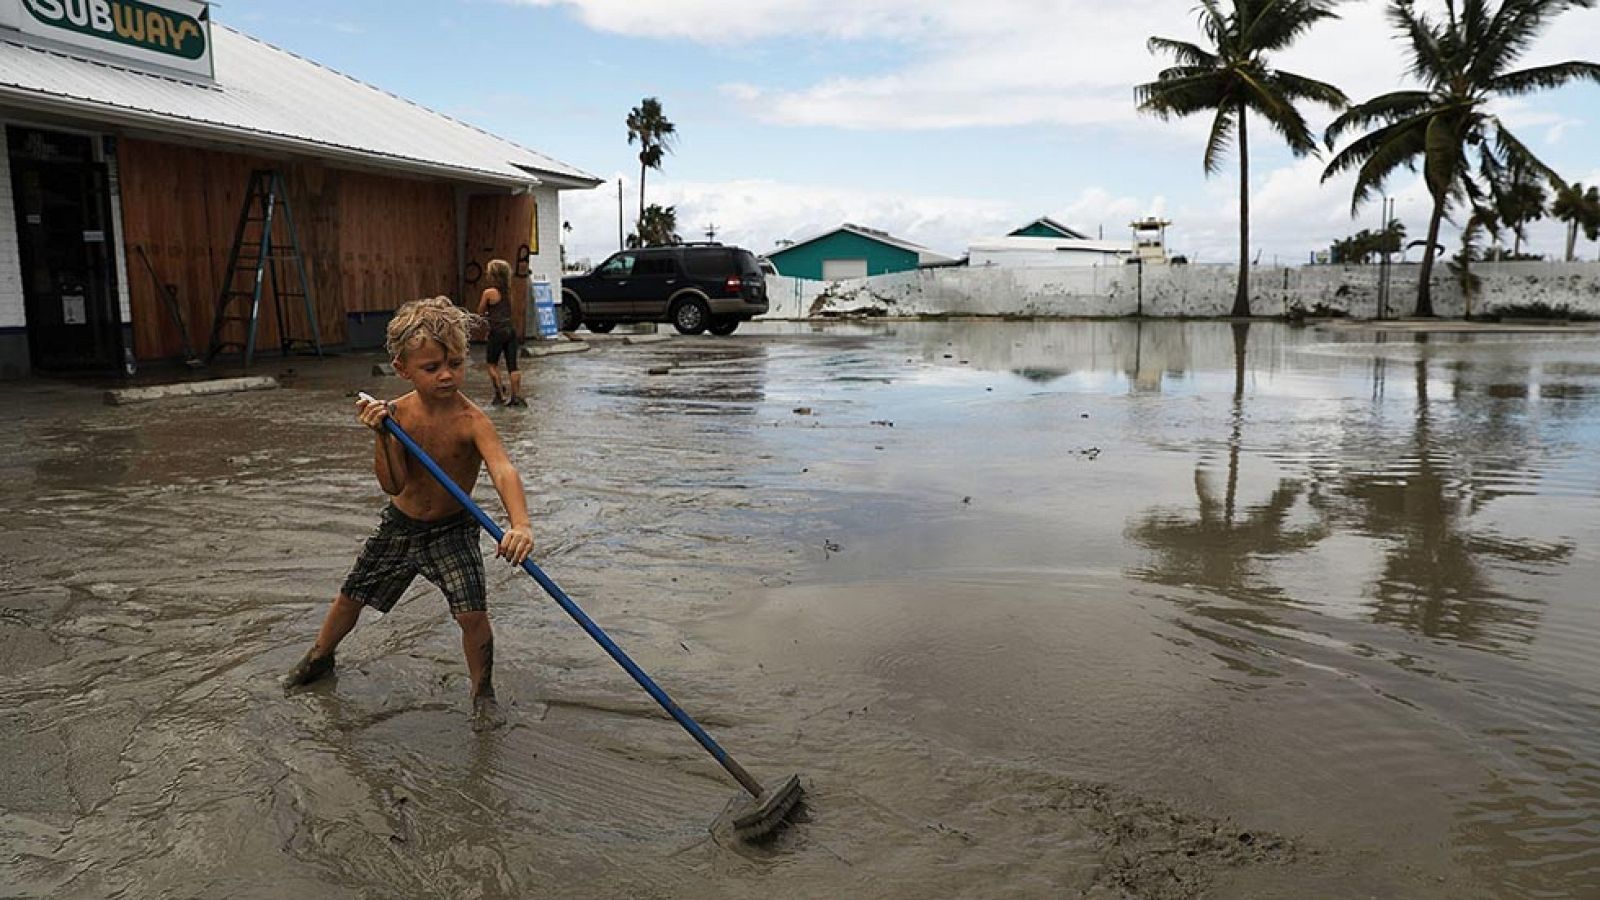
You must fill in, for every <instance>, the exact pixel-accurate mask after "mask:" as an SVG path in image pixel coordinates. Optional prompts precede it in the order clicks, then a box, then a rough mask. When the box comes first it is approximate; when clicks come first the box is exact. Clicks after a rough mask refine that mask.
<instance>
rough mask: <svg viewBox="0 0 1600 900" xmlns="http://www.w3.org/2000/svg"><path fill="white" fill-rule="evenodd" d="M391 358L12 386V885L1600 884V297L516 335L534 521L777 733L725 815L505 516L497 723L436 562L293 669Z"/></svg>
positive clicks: (344, 552) (586, 577)
mask: <svg viewBox="0 0 1600 900" xmlns="http://www.w3.org/2000/svg"><path fill="white" fill-rule="evenodd" d="M373 361H374V360H373V359H370V358H346V359H342V360H333V361H329V362H327V363H323V364H318V365H315V366H312V367H309V368H308V367H304V366H299V365H298V364H297V367H299V368H301V369H302V373H301V374H300V375H298V376H296V377H294V378H292V379H290V380H289V382H288V387H287V389H285V390H280V391H276V392H271V393H267V394H259V395H243V396H237V397H230V398H223V399H216V398H211V399H189V400H178V401H172V402H168V403H163V404H156V405H146V406H135V407H104V406H100V405H98V403H97V400H96V398H95V397H94V396H92V395H90V394H89V392H86V391H82V390H80V389H77V388H70V387H62V386H59V385H51V384H31V385H27V386H24V387H22V388H20V389H19V390H17V391H16V392H15V394H14V396H16V397H17V398H18V401H19V402H18V406H19V407H20V408H19V410H18V412H17V414H16V424H15V425H14V430H15V433H17V434H19V435H20V440H19V441H17V444H18V445H19V447H20V449H19V450H17V451H16V452H14V453H13V454H11V455H10V456H9V457H8V458H6V459H5V460H0V470H3V471H0V475H3V476H4V477H3V478H0V504H3V505H4V507H5V508H6V509H8V510H10V511H11V514H10V516H9V517H8V520H7V524H6V527H5V530H4V531H3V532H0V674H3V675H4V676H5V678H4V679H0V723H3V725H0V883H4V884H5V885H7V889H6V890H7V892H8V895H12V894H15V895H19V896H85V897H90V896H94V897H98V896H127V897H139V896H158V895H163V894H173V895H181V896H220V895H227V896H282V895H287V894H290V893H316V894H319V895H328V896H349V897H366V896H371V897H387V896H423V895H436V896H485V897H521V896H563V897H565V896H571V897H669V896H671V897H676V896H695V897H748V896H752V895H755V894H758V893H759V894H761V895H768V896H773V897H816V896H880V897H929V896H949V897H1040V896H1080V895H1081V896H1091V897H1122V896H1128V897H1163V898H1165V897H1173V898H1180V897H1230V898H1231V897H1280V896H1316V897H1334V898H1342V897H1349V898H1356V897H1369V896H1404V897H1423V898H1428V897H1439V898H1444V897H1452V898H1453V897H1484V898H1492V897H1588V896H1595V895H1596V894H1597V893H1600V815H1597V814H1596V812H1595V810H1596V809H1600V652H1597V651H1600V608H1597V606H1596V603H1595V600H1594V597H1595V596H1596V593H1597V592H1596V588H1595V585H1596V584H1597V583H1600V551H1597V550H1596V548H1597V547H1600V502H1597V500H1600V457H1596V455H1595V454H1594V452H1593V450H1592V448H1593V447H1594V446H1595V445H1596V439H1597V437H1600V338H1596V337H1595V336H1592V335H1583V334H1573V335H1565V334H1557V333H1552V334H1532V335H1529V334H1520V335H1496V334H1473V335H1459V334H1448V335H1447V334H1433V335H1428V334H1392V333H1389V334H1386V333H1381V332H1364V331H1359V330H1349V331H1340V332H1336V333H1329V332H1319V331H1316V330H1309V329H1291V328H1288V327H1285V326H1279V325H1267V324H1252V325H1245V324H1228V323H1142V324H1141V323H1136V322H1111V323H1108V322H1100V323H998V322H982V323H956V322H949V323H933V322H928V323H892V324H878V323H875V324H870V325H854V324H830V325H823V326H813V325H769V326H764V327H758V328H751V329H748V331H747V330H741V331H740V332H739V333H738V334H736V335H735V336H733V337H729V338H709V337H706V338H689V339H684V338H680V339H676V340H673V341H670V342H666V343H662V344H652V345H645V346H639V347H622V346H618V345H617V344H615V343H606V344H603V345H601V346H600V347H599V348H598V349H597V350H596V351H594V352H591V353H587V354H582V355H574V356H558V357H548V358H544V359H539V360H533V361H530V363H529V365H528V369H529V371H528V373H527V375H526V376H525V382H524V383H525V384H526V385H528V386H529V387H530V391H529V403H530V410H528V411H519V410H505V409H491V410H490V411H489V413H490V415H491V417H492V418H493V419H494V421H495V422H496V424H497V426H498V427H499V428H500V430H501V433H502V435H503V436H504V438H505V440H506V443H507V446H508V449H509V450H510V452H511V455H512V457H513V460H514V461H515V462H516V463H517V465H518V467H519V469H521V471H522V472H523V473H524V480H525V483H526V486H527V488H528V493H529V497H530V506H531V507H532V512H533V514H534V522H535V536H536V540H537V542H538V545H539V546H538V548H537V549H536V551H535V556H536V558H537V559H538V560H539V562H540V563H541V565H543V566H544V567H545V568H546V569H547V571H549V572H550V574H551V575H552V576H553V577H554V578H555V579H556V580H557V581H559V582H561V583H562V585H563V586H564V587H565V588H566V589H567V591H568V593H570V594H571V595H572V596H573V597H574V599H576V600H577V601H578V602H579V603H580V604H581V605H583V606H584V608H585V609H586V610H588V611H589V613H590V614H591V615H593V616H594V618H595V619H596V620H598V621H599V622H600V623H601V624H602V625H603V626H605V627H606V628H607V629H608V630H609V631H610V632H611V633H612V635H613V636H614V637H615V638H616V639H617V640H618V642H619V643H620V644H622V645H623V646H624V647H625V648H626V649H627V650H628V651H629V652H630V653H631V654H632V655H634V656H635V658H636V659H638V661H639V662H640V663H641V664H642V665H643V666H644V667H645V668H646V669H647V670H648V671H650V672H651V673H652V674H653V675H655V676H656V677H657V679H658V680H660V681H661V682H662V683H663V685H664V686H665V687H666V688H667V689H668V690H669V691H671V692H672V693H673V694H674V696H675V697H676V698H677V699H678V700H679V701H680V702H681V703H682V704H683V705H684V706H685V707H686V708H688V709H689V710H690V712H691V713H693V714H694V715H696V717H697V718H699V719H700V720H701V721H702V723H703V724H705V725H706V726H707V728H708V729H709V730H711V731H712V732H713V734H715V735H716V736H717V737H718V739H719V740H720V741H721V742H722V743H724V744H725V745H726V746H728V747H729V749H730V750H732V751H733V752H734V753H735V755H737V756H739V757H740V759H741V761H743V762H744V764H745V765H746V766H747V767H749V768H751V769H752V770H754V771H755V772H756V774H757V776H758V777H770V776H775V775H778V774H782V773H785V772H789V771H794V770H799V771H801V772H802V773H804V774H805V776H806V777H807V778H808V800H809V803H810V806H809V809H808V810H807V813H806V815H805V817H804V819H805V820H804V821H802V822H799V823H797V826H796V827H795V828H793V829H792V830H790V831H789V832H788V833H786V834H785V835H784V836H783V837H782V838H781V839H780V840H779V841H778V842H777V843H775V844H773V845H771V846H767V847H761V848H746V847H724V846H719V845H718V844H717V843H716V842H715V841H714V840H713V839H712V838H710V837H709V836H708V835H707V834H706V831H705V826H706V824H707V823H709V822H710V820H711V819H712V817H713V816H714V815H715V814H716V813H717V812H718V811H719V810H720V809H721V806H722V804H723V803H724V802H726V800H727V798H729V797H731V796H732V795H733V793H734V791H735V787H734V786H733V785H732V784H731V783H729V782H728V781H727V780H726V779H725V778H724V777H723V776H722V774H721V770H720V769H719V768H718V767H717V766H716V765H715V763H713V762H711V761H710V760H709V759H707V758H705V757H704V756H703V754H701V753H700V751H699V748H698V747H697V746H696V745H695V744H694V743H693V742H692V741H691V740H690V739H689V738H688V737H687V736H685V735H684V734H682V733H681V732H680V731H678V730H677V727H676V726H675V725H674V724H673V723H672V722H671V721H670V720H667V719H665V718H664V717H662V716H661V715H660V714H658V713H656V712H655V711H654V710H653V708H652V706H651V704H650V701H649V699H648V698H647V697H645V696H644V695H643V694H642V693H641V692H639V691H638V689H637V688H636V687H634V686H633V684H632V682H631V681H629V680H628V679H627V678H626V676H624V675H623V674H622V673H621V672H620V671H618V670H616V669H615V668H614V667H613V666H612V664H611V663H610V661H609V660H608V659H606V658H605V657H604V655H603V654H602V653H601V652H600V651H599V649H598V648H596V647H594V646H593V645H592V644H590V643H589V642H588V640H587V638H586V637H585V636H584V635H583V634H582V633H581V632H580V631H578V630H577V628H576V627H575V626H573V625H571V624H570V622H568V621H566V620H565V618H564V617H563V615H562V614H561V613H560V611H559V609H557V608H555V607H554V605H553V604H552V603H550V602H549V601H548V600H547V599H545V598H544V597H543V596H542V595H541V594H539V592H538V591H537V588H536V587H535V586H534V585H533V584H532V582H531V581H530V580H529V579H527V578H526V577H525V576H523V575H522V574H521V573H519V572H516V571H515V570H511V569H508V568H506V567H503V566H496V564H495V563H494V562H493V561H492V560H491V562H490V565H491V570H490V571H491V605H492V611H493V615H494V620H495V627H496V630H497V645H498V648H497V649H498V652H497V654H496V659H497V661H498V662H499V669H500V672H499V673H498V680H499V681H500V694H501V697H502V702H503V703H506V704H507V706H508V712H509V713H510V724H509V725H508V726H507V727H506V728H504V729H502V730H500V731H499V732H496V733H492V734H488V735H477V734H474V733H473V732H472V731H471V730H470V728H469V727H468V722H467V717H468V712H469V708H468V705H467V702H466V678H465V671H464V666H463V665H462V662H461V656H460V649H459V643H458V641H459V637H458V633H457V632H456V629H455V626H454V624H453V623H452V622H451V621H450V620H449V617H448V615H447V614H446V610H445V606H444V603H443V601H442V600H441V599H440V598H439V596H438V594H437V592H435V591H434V590H433V589H432V588H431V587H429V586H427V585H426V584H424V583H422V582H420V581H419V582H418V583H417V585H416V586H414V587H413V588H412V590H411V591H410V592H409V593H408V594H407V595H406V598H405V599H403V600H402V601H401V603H400V605H399V606H398V607H397V608H396V609H395V610H394V611H393V612H392V613H390V614H388V615H386V616H382V617H379V616H376V615H373V614H370V613H369V614H368V615H367V616H366V617H365V618H364V619H363V621H362V624H361V625H360V626H359V627H358V628H357V630H356V631H355V632H354V633H353V634H352V636H351V638H350V639H349V640H348V641H347V642H346V644H345V645H344V647H342V648H341V650H340V657H339V661H340V669H339V673H338V677H337V678H336V679H334V680H331V681H330V682H327V683H324V684H321V685H318V686H315V687H314V688H312V689H310V690H307V691H303V692H300V693H297V694H293V695H290V696H288V697H285V696H284V695H283V693H282V692H281V690H279V688H278V687H277V685H276V683H275V678H276V676H277V675H279V674H281V672H282V671H284V670H287V668H288V667H289V666H290V665H292V664H293V662H294V661H295V659H297V658H298V655H299V654H300V653H301V652H302V651H303V650H304V647H305V646H306V645H307V644H308V643H309V642H310V639H311V637H312V636H313V634H314V632H315V629H316V625H317V622H318V621H319V619H320V616H321V612H322V608H323V606H324V605H325V603H326V602H327V600H328V598H329V597H330V596H331V594H332V592H333V591H334V590H335V589H336V587H337V585H338V583H339V581H340V579H341V578H342V576H343V574H344V572H345V570H346V568H347V567H348V565H349V563H350V561H351V559H352V558H353V556H354V553H355V551H356V550H357V548H358V547H359V545H360V542H361V540H362V539H363V537H364V536H365V534H366V533H367V531H368V530H369V529H370V528H371V527H372V525H373V524H374V522H375V518H376V513H377V510H378V509H379V508H380V506H381V504H382V497H381V493H380V491H379V490H378V488H377V485H376V483H375V481H374V479H373V478H372V476H371V473H370V466H371V438H370V434H369V433H368V432H366V431H364V430H363V429H361V428H360V427H359V425H357V424H356V423H355V421H354V417H353V415H352V408H353V407H352V406H351V404H352V402H353V401H352V399H351V398H352V397H353V394H354V392H355V391H357V390H367V391H371V392H373V393H377V394H380V395H388V396H394V395H397V394H398V393H400V392H401V391H402V390H403V388H404V385H403V383H401V382H399V381H397V380H395V379H392V378H389V379H384V378H381V377H374V376H371V375H369V374H368V370H369V368H370V366H371V363H372V362H373ZM662 367H665V368H666V369H667V370H668V374H667V375H650V374H648V372H649V371H650V370H651V369H657V370H659V369H661V368H662ZM470 390H471V392H472V393H473V394H474V395H475V396H485V395H487V394H488V393H489V386H488V383H487V379H486V378H484V377H483V376H482V374H481V373H475V374H474V375H473V376H472V386H471V388H470ZM476 496H477V498H478V499H479V501H480V502H482V503H484V504H485V506H486V508H487V509H489V510H490V511H491V514H495V513H496V512H497V511H498V502H497V500H496V499H495V497H494V493H493V489H492V487H491V486H490V485H489V484H488V481H487V479H483V480H482V483H480V485H479V487H478V490H477V491H476Z"/></svg>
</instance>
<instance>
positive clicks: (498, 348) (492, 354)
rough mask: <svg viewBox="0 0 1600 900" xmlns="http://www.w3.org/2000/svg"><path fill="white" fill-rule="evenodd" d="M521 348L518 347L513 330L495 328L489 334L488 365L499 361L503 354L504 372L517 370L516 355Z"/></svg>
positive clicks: (514, 330) (515, 333)
mask: <svg viewBox="0 0 1600 900" xmlns="http://www.w3.org/2000/svg"><path fill="white" fill-rule="evenodd" d="M520 350H521V348H520V347H519V346H518V341H517V332H516V329H514V328H495V329H492V330H491V331H490V332H489V365H491V366H492V365H494V364H496V363H498V362H499V361H500V355H501V354H502V353H503V354H505V357H506V371H507V372H515V371H516V370H517V354H518V353H519V352H520Z"/></svg>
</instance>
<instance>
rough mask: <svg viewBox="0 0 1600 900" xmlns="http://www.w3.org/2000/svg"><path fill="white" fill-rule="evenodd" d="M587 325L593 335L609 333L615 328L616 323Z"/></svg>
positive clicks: (592, 323) (591, 323)
mask: <svg viewBox="0 0 1600 900" xmlns="http://www.w3.org/2000/svg"><path fill="white" fill-rule="evenodd" d="M588 324H589V330H590V331H592V332H594V333H595V334H606V333H608V332H610V331H611V329H613V328H615V327H617V323H615V322H590V323H588Z"/></svg>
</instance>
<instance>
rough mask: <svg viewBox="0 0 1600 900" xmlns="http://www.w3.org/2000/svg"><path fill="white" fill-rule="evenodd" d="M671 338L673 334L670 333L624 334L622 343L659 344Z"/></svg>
mask: <svg viewBox="0 0 1600 900" xmlns="http://www.w3.org/2000/svg"><path fill="white" fill-rule="evenodd" d="M670 340H672V335H670V334H628V335H623V338H622V343H624V344H628V345H630V346H631V345H633V344H659V343H661V342H663V341H670Z"/></svg>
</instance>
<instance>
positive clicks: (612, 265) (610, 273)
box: [595, 253, 633, 278]
mask: <svg viewBox="0 0 1600 900" xmlns="http://www.w3.org/2000/svg"><path fill="white" fill-rule="evenodd" d="M632 271H633V254H632V253H619V254H617V255H616V256H613V257H611V258H610V259H608V260H606V261H605V262H603V263H601V264H600V268H598V269H596V270H595V274H596V275H599V276H600V277H601V278H627V277H628V275H629V273H631V272H632Z"/></svg>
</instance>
